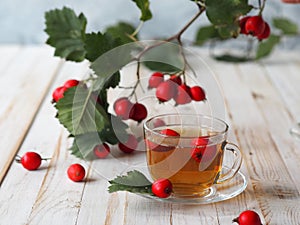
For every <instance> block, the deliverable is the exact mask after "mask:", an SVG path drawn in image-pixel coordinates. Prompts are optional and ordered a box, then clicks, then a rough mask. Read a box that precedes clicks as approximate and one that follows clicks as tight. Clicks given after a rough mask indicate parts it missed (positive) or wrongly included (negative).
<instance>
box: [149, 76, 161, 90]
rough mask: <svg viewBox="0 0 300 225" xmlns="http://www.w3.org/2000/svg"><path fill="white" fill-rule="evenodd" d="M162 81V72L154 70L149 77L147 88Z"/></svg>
mask: <svg viewBox="0 0 300 225" xmlns="http://www.w3.org/2000/svg"><path fill="white" fill-rule="evenodd" d="M163 81H164V74H163V73H160V72H155V73H153V74H152V75H151V77H150V78H149V81H148V88H156V87H157V86H158V85H159V84H160V83H161V82H163Z"/></svg>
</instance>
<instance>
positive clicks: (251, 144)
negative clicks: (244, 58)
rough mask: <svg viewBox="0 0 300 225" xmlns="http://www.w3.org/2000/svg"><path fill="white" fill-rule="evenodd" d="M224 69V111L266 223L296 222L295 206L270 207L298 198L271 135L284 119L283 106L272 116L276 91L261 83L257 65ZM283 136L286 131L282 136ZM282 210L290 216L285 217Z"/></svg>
mask: <svg viewBox="0 0 300 225" xmlns="http://www.w3.org/2000/svg"><path fill="white" fill-rule="evenodd" d="M247 67H248V69H247ZM249 67H250V68H249ZM224 68H226V67H225V66H224V65H222V70H223V73H222V74H220V75H219V78H220V80H221V83H222V85H223V89H224V92H225V96H226V99H227V100H228V106H229V107H228V111H229V112H230V114H231V116H232V123H233V127H234V129H236V133H237V136H238V139H239V142H240V145H241V147H242V149H243V151H244V156H245V162H246V164H247V167H248V172H249V174H250V178H251V181H252V184H253V189H254V191H255V196H256V199H257V201H258V203H259V206H260V208H261V210H262V213H263V215H264V217H265V220H266V223H267V224H297V223H298V222H299V220H298V219H299V213H298V211H297V207H296V209H295V210H294V209H292V208H289V207H286V208H283V207H274V205H276V206H279V205H280V204H283V205H284V203H287V202H288V201H289V200H287V199H289V198H292V199H299V192H298V190H297V185H296V183H294V182H293V179H292V175H291V174H292V171H291V172H290V171H289V170H288V168H287V166H286V163H285V162H284V159H283V158H282V155H283V153H282V151H281V148H280V147H279V146H278V145H277V143H276V142H275V141H274V139H277V138H279V139H281V138H282V137H280V134H277V135H278V136H277V137H275V135H276V133H275V132H273V128H274V126H275V125H274V126H273V125H272V124H275V123H276V122H277V121H280V122H282V121H285V117H284V116H282V115H284V113H285V112H284V109H283V111H281V112H280V113H281V117H280V118H277V117H276V115H277V113H278V112H277V111H280V102H279V101H278V93H276V92H275V93H274V90H273V91H271V87H270V86H269V85H270V84H268V83H267V82H265V80H266V77H265V76H266V74H265V73H264V72H263V71H262V70H260V69H259V68H257V64H243V65H239V66H238V67H237V66H234V68H232V69H231V70H230V71H227V70H225V69H224ZM246 71H247V72H246ZM254 89H255V90H256V92H257V93H256V94H253V93H255V92H254ZM257 96H259V97H260V98H259V97H257ZM262 99H266V100H265V102H264V103H262V104H261V103H260V102H259V101H262ZM272 108H274V109H275V108H276V110H277V111H276V112H274V111H273V110H274V109H273V110H272ZM268 110H271V111H268ZM270 121H273V123H271V122H270ZM281 132H282V131H281ZM287 135H288V133H287V132H286V135H285V137H286V138H287ZM284 150H286V146H285V148H284ZM294 163H296V161H294ZM287 205H288V204H287ZM271 208H272V209H271ZM286 210H288V211H289V212H291V213H292V214H293V215H292V216H291V217H287V216H285V211H286Z"/></svg>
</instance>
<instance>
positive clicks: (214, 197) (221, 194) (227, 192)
mask: <svg viewBox="0 0 300 225" xmlns="http://www.w3.org/2000/svg"><path fill="white" fill-rule="evenodd" d="M223 170H224V172H227V171H228V170H229V169H228V168H227V167H224V169H223ZM247 184H248V182H247V178H246V176H245V175H244V174H243V173H242V172H240V171H239V172H238V173H237V174H236V175H235V176H234V178H232V179H231V180H229V181H227V182H224V183H223V184H215V185H214V186H213V187H211V189H210V193H209V194H208V195H206V196H205V197H201V198H197V197H193V198H192V197H189V198H179V197H176V196H173V195H171V196H170V197H169V198H158V197H156V196H153V195H149V194H137V195H139V196H141V197H144V198H148V199H153V200H156V201H160V202H169V203H177V204H190V205H193V204H194V205H200V204H211V203H216V202H221V201H225V200H228V199H231V198H234V197H236V196H237V195H239V194H241V193H242V192H243V191H244V190H245V189H246V187H247Z"/></svg>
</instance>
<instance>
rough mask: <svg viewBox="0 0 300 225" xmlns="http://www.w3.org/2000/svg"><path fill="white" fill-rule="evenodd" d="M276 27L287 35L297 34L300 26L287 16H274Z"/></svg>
mask: <svg viewBox="0 0 300 225" xmlns="http://www.w3.org/2000/svg"><path fill="white" fill-rule="evenodd" d="M273 24H274V27H276V28H278V29H280V30H281V31H282V33H283V34H285V35H297V34H298V26H297V24H296V23H294V22H292V21H291V20H289V19H287V18H279V17H278V18H274V19H273Z"/></svg>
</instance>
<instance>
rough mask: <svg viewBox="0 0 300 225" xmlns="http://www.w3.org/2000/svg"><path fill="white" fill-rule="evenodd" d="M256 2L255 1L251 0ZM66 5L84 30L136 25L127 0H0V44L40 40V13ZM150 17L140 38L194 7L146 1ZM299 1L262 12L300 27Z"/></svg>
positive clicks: (294, 43)
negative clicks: (82, 20)
mask: <svg viewBox="0 0 300 225" xmlns="http://www.w3.org/2000/svg"><path fill="white" fill-rule="evenodd" d="M253 3H254V4H256V5H257V1H254V2H253ZM63 6H68V7H70V8H73V9H74V10H75V11H76V13H77V14H79V13H80V12H83V13H84V14H85V16H86V17H87V19H88V24H87V30H88V31H101V30H103V29H104V28H105V27H106V26H109V25H113V24H115V23H117V22H118V21H120V20H122V21H126V22H129V23H132V24H133V25H135V26H137V25H138V22H139V16H140V12H139V10H138V9H137V7H136V5H135V4H134V2H132V1H131V0H113V1H111V0H88V1H78V0H26V1H24V0H1V1H0V28H1V29H0V44H4V43H5V44H41V43H45V41H46V39H47V35H46V34H45V32H44V29H45V19H44V13H45V12H46V11H48V10H50V9H54V8H62V7H63ZM150 8H151V10H152V13H153V19H152V20H150V21H147V22H146V23H145V24H144V26H143V28H142V30H141V32H140V38H141V39H152V38H155V37H164V36H170V35H171V34H174V33H175V32H176V31H178V29H180V27H182V26H183V25H184V24H185V23H186V21H187V20H188V19H189V18H191V17H192V16H193V15H194V13H195V12H196V11H197V7H196V6H195V4H194V3H193V2H192V1H188V0H159V1H154V0H153V1H150ZM299 15H300V4H285V3H283V2H282V1H281V0H270V1H267V5H266V8H265V12H264V17H265V20H266V21H271V18H272V17H275V16H283V17H287V18H289V19H291V20H292V21H293V22H296V23H297V24H298V25H299V27H300V20H299ZM201 24H207V20H206V18H205V17H202V18H201V19H200V21H197V23H195V24H193V26H192V27H190V29H188V30H187V32H186V33H185V34H184V39H185V40H187V41H192V40H194V38H195V33H196V31H197V28H198V27H199V25H201ZM280 47H281V48H287V49H290V48H293V49H294V48H297V49H298V48H299V49H300V37H299V36H298V37H293V38H288V40H285V41H284V42H283V43H282V44H281V46H280Z"/></svg>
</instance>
